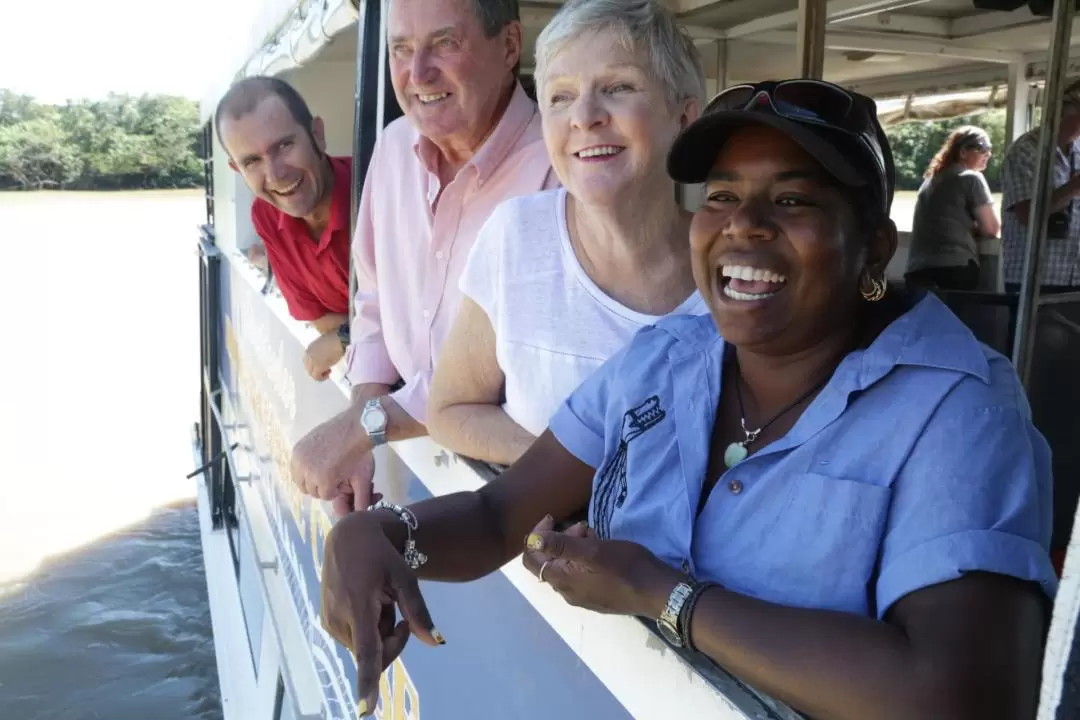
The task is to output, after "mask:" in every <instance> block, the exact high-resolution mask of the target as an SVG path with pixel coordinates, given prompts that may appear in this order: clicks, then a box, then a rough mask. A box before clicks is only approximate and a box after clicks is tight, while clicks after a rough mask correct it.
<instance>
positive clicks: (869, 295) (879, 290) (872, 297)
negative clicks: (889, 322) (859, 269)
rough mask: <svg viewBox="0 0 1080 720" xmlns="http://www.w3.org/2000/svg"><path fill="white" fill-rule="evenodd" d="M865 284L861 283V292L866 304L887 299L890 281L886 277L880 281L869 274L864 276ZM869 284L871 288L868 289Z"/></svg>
mask: <svg viewBox="0 0 1080 720" xmlns="http://www.w3.org/2000/svg"><path fill="white" fill-rule="evenodd" d="M863 280H864V282H862V283H860V285H861V287H860V288H859V292H860V293H861V294H862V296H863V300H865V301H866V302H877V301H878V300H880V299H881V298H883V297H885V292H886V291H887V290H888V288H889V280H888V278H886V277H885V276H884V275H883V276H882V277H881V279H880V280H878V279H877V278H875V277H874V276H872V275H871V274H870V273H869V272H866V273H865V274H864V275H863ZM867 284H869V286H870V288H869V289H867V287H866V286H867Z"/></svg>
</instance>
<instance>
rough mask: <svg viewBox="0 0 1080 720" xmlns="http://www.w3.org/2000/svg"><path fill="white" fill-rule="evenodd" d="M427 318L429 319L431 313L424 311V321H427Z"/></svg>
mask: <svg viewBox="0 0 1080 720" xmlns="http://www.w3.org/2000/svg"><path fill="white" fill-rule="evenodd" d="M429 317H431V311H430V310H424V319H425V320H427V319H428V318H429Z"/></svg>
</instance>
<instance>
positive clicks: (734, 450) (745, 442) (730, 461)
mask: <svg viewBox="0 0 1080 720" xmlns="http://www.w3.org/2000/svg"><path fill="white" fill-rule="evenodd" d="M831 376H832V374H831V373H830V374H829V375H826V376H825V378H824V379H823V380H821V382H819V383H818V384H817V385H815V386H814V387H812V388H810V389H809V390H807V391H806V392H805V393H803V394H802V395H800V396H799V398H798V399H797V400H796V401H795V402H793V403H791V404H790V405H788V406H787V407H785V408H784V409H783V410H781V411H780V412H778V413H776V414H775V415H773V416H772V418H770V419H769V421H768V422H766V423H765V424H763V425H762V426H761V427H759V428H756V429H754V430H751V429H749V428H747V427H746V410H745V409H744V408H743V399H742V391H741V390H740V389H739V385H740V382H741V379H742V375H741V374H740V373H739V363H738V361H735V397H736V399H737V400H738V401H739V422H740V423H741V424H742V431H743V435H744V438H743V439H742V440H741V441H737V442H733V443H731V444H730V445H728V446H727V449H726V450H724V465H726V466H727V467H729V468H731V467H734V466H735V465H737V464H739V463H740V462H742V461H743V460H745V459H746V456H747V455H749V454H750V450H749V449H748V448H749V447H750V445H751V444H752V443H753V442H754V441H755V440H757V439H758V436H760V435H761V433H762V432H764V430H765V428H767V427H769V426H770V425H772V424H773V423H774V422H776V421H777V420H779V419H780V418H781V417H783V416H784V414H785V413H787V412H788V411H789V410H791V409H792V408H793V407H795V406H796V405H798V404H799V403H801V402H802V401H803V400H805V399H806V398H808V397H810V396H811V395H813V394H814V393H815V392H817V391H818V390H820V389H821V388H822V386H824V385H825V383H826V382H828V380H829V378H830V377H831Z"/></svg>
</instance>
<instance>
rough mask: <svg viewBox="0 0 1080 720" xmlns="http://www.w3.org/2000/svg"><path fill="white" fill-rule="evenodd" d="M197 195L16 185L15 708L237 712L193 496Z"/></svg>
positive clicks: (7, 516) (8, 291)
mask: <svg viewBox="0 0 1080 720" xmlns="http://www.w3.org/2000/svg"><path fill="white" fill-rule="evenodd" d="M204 215H205V210H204V205H203V202H202V196H201V193H199V192H146V193H33V194H22V193H0V234H2V237H3V247H4V256H5V257H4V270H5V272H4V273H3V280H2V281H0V308H2V310H0V315H2V318H3V321H2V323H0V327H2V328H3V334H4V341H3V352H2V353H0V451H2V452H0V459H2V463H3V464H2V466H0V477H2V481H0V483H2V484H0V718H3V720H47V719H49V720H51V719H53V718H55V719H57V720H60V719H61V718H62V719H63V720H91V719H94V718H102V719H109V720H147V719H152V720H174V719H175V720H181V719H183V720H190V719H192V718H196V719H200V720H212V719H215V718H220V717H221V711H220V706H219V699H218V689H217V675H216V670H215V665H214V650H213V642H212V638H211V632H210V615H209V609H208V606H207V599H206V581H205V578H204V575H203V571H202V564H201V563H202V560H201V553H200V550H199V536H198V522H197V518H196V516H195V509H194V501H193V497H194V484H193V483H194V482H195V481H193V480H185V478H184V476H185V475H186V474H187V473H188V472H190V471H191V469H192V467H193V464H194V461H193V458H192V453H191V445H190V437H191V435H190V433H191V427H192V423H193V422H194V420H195V418H196V417H197V408H198V371H197V368H198V361H199V354H198V353H199V349H198V295H197V274H196V273H197V269H196V268H197V265H196V263H197V259H196V255H195V252H194V249H195V240H196V237H197V235H196V226H197V225H198V224H199V223H201V222H202V221H203V218H204Z"/></svg>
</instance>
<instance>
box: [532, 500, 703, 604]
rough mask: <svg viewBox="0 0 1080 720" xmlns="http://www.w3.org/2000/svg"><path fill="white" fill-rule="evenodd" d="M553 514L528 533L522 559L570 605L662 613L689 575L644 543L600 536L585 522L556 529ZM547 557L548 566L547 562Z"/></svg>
mask: <svg viewBox="0 0 1080 720" xmlns="http://www.w3.org/2000/svg"><path fill="white" fill-rule="evenodd" d="M553 527H554V523H553V521H552V519H551V517H550V516H548V517H546V518H544V519H543V520H541V521H540V524H538V525H537V526H536V528H535V529H534V530H533V532H532V534H530V535H529V537H528V538H526V541H525V546H526V548H525V552H524V554H523V556H522V560H523V562H524V563H525V567H527V568H528V569H529V571H530V572H532V573H533V574H534V575H536V576H537V577H539V576H540V569H541V568H543V569H544V577H543V581H544V582H546V583H548V584H550V585H551V587H552V588H554V589H555V591H556V592H558V593H559V594H560V595H562V596H563V598H564V599H565V600H566V601H567V602H568V603H570V604H571V605H576V606H578V607H583V608H586V609H588V610H594V611H596V612H601V613H611V614H617V615H638V616H642V617H648V618H657V617H659V616H660V614H661V613H662V612H663V611H664V607H665V606H666V605H667V600H668V596H669V595H670V594H671V591H672V590H673V589H674V588H675V586H676V585H677V584H678V583H679V582H680V581H681V580H683V579H684V578H685V575H684V574H682V573H680V572H679V571H678V570H676V569H675V568H673V567H671V566H670V565H667V564H666V563H664V562H663V561H662V560H660V559H659V558H658V557H656V556H655V555H653V554H652V553H651V552H650V551H649V550H648V549H646V548H645V547H643V546H641V545H638V544H637V543H632V542H627V541H625V540H599V539H597V538H596V536H595V535H593V532H592V530H591V529H590V528H588V527H586V525H585V523H578V524H577V525H575V526H573V527H571V528H570V529H568V530H567V531H565V532H556V531H555V530H553ZM545 563H546V567H545Z"/></svg>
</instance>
